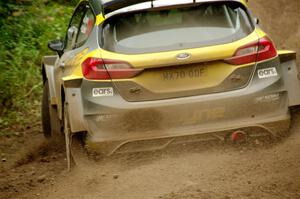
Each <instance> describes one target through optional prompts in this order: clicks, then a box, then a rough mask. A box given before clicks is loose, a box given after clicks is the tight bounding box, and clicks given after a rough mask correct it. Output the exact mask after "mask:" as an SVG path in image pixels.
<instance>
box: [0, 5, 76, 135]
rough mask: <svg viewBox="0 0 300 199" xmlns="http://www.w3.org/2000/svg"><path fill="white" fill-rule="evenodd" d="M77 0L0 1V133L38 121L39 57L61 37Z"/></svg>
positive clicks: (36, 123) (25, 126)
mask: <svg viewBox="0 0 300 199" xmlns="http://www.w3.org/2000/svg"><path fill="white" fill-rule="evenodd" d="M76 3H77V0H69V1H65V0H17V1H16V0H1V1H0V136H1V135H8V136H9V135H11V134H12V135H13V134H14V133H16V132H17V131H22V130H23V128H30V127H32V126H33V125H39V123H40V101H41V91H42V81H41V67H40V63H41V58H42V56H43V55H45V54H51V53H53V52H50V51H49V50H48V49H47V43H48V41H49V40H52V39H57V38H62V37H64V34H65V31H66V27H67V24H68V22H69V20H70V17H71V14H72V12H73V9H74V7H75V6H74V5H76Z"/></svg>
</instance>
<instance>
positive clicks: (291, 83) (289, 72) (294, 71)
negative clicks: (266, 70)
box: [278, 51, 300, 107]
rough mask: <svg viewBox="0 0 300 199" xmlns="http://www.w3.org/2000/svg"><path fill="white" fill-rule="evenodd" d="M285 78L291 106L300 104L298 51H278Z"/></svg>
mask: <svg viewBox="0 0 300 199" xmlns="http://www.w3.org/2000/svg"><path fill="white" fill-rule="evenodd" d="M278 54H279V58H280V62H281V68H282V74H283V80H284V85H285V88H286V90H287V92H288V100H289V107H293V106H297V105H300V81H299V77H300V76H299V71H298V68H297V63H296V52H293V51H278Z"/></svg>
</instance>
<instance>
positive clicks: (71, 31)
mask: <svg viewBox="0 0 300 199" xmlns="http://www.w3.org/2000/svg"><path fill="white" fill-rule="evenodd" d="M85 9H86V4H85V3H83V4H81V5H79V7H77V9H76V10H75V12H74V14H73V17H72V19H71V22H70V25H69V27H68V30H67V35H66V46H65V50H67V51H68V50H72V49H73V48H74V46H75V43H76V38H77V36H78V30H79V26H80V24H81V21H82V18H83V15H84V14H85Z"/></svg>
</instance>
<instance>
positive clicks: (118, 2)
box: [81, 0, 248, 14]
mask: <svg viewBox="0 0 300 199" xmlns="http://www.w3.org/2000/svg"><path fill="white" fill-rule="evenodd" d="M81 1H84V0H81ZM85 1H86V0H85ZM88 1H89V2H90V4H91V5H92V7H93V9H94V11H95V13H96V14H100V13H101V12H104V14H107V13H110V12H113V11H115V10H118V9H121V8H124V7H127V6H131V5H134V4H138V3H143V2H149V1H151V0H88ZM191 1H192V0H191ZM232 1H235V2H240V3H242V4H244V5H245V6H247V2H248V0H194V2H197V3H198V2H232Z"/></svg>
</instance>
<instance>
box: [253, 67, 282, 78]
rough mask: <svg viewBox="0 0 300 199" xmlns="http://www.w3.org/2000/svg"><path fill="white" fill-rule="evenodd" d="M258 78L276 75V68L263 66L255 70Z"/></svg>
mask: <svg viewBox="0 0 300 199" xmlns="http://www.w3.org/2000/svg"><path fill="white" fill-rule="evenodd" d="M257 73H258V77H259V79H264V78H269V77H276V76H278V73H277V70H276V68H275V67H272V68H264V69H260V70H258V71H257Z"/></svg>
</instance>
